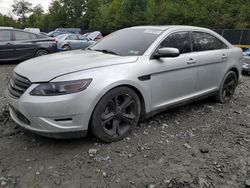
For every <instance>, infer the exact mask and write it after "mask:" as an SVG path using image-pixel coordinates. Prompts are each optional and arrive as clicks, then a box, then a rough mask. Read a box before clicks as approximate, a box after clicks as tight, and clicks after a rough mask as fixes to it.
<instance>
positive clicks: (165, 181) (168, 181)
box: [163, 179, 171, 185]
mask: <svg viewBox="0 0 250 188" xmlns="http://www.w3.org/2000/svg"><path fill="white" fill-rule="evenodd" d="M163 182H164V183H165V184H167V185H168V184H169V183H170V182H171V180H167V179H166V180H164V181H163Z"/></svg>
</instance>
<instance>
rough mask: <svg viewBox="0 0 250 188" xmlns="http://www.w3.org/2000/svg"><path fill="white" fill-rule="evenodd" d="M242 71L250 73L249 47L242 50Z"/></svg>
mask: <svg viewBox="0 0 250 188" xmlns="http://www.w3.org/2000/svg"><path fill="white" fill-rule="evenodd" d="M242 72H243V73H245V74H250V48H248V49H246V50H244V52H243V69H242Z"/></svg>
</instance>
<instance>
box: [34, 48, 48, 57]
mask: <svg viewBox="0 0 250 188" xmlns="http://www.w3.org/2000/svg"><path fill="white" fill-rule="evenodd" d="M47 54H49V52H48V51H47V50H44V49H40V50H37V52H36V53H35V57H40V56H44V55H47Z"/></svg>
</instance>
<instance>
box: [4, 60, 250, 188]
mask: <svg viewBox="0 0 250 188" xmlns="http://www.w3.org/2000/svg"><path fill="white" fill-rule="evenodd" d="M14 66H15V65H14V64H11V65H0V109H1V111H0V187H18V188H19V187H20V188H33V187H34V188H51V187H65V188H78V187H79V188H80V187H82V188H88V187H94V188H95V187H98V188H104V187H115V188H116V187H117V188H119V187H124V188H126V187H128V188H129V187H142V188H143V187H145V188H153V187H155V188H158V187H171V188H179V187H180V188H189V187H191V188H197V187H201V188H202V187H204V188H208V187H211V188H215V187H216V188H217V187H219V188H231V187H235V188H244V187H247V184H248V183H249V184H250V182H248V181H249V180H250V76H244V77H243V79H242V82H241V84H240V85H239V87H238V89H237V91H236V95H235V97H234V99H233V100H232V102H231V103H229V104H225V105H221V104H217V103H214V102H213V101H212V100H210V99H206V100H203V101H199V102H196V103H192V104H190V105H186V106H183V107H181V108H177V109H174V110H171V111H166V112H164V113H161V114H159V115H156V116H155V117H153V118H151V119H147V120H144V121H143V122H141V123H140V124H139V126H138V127H137V128H136V130H135V131H134V132H133V134H132V135H130V136H129V137H127V138H126V139H125V140H123V141H120V142H117V143H112V144H104V143H102V142H99V141H98V140H96V139H95V138H93V137H91V136H89V137H87V138H83V139H76V140H55V139H49V138H44V137H41V136H37V135H35V134H32V133H29V132H27V131H24V130H23V129H21V128H20V127H19V126H18V125H16V124H15V123H14V122H13V121H12V120H11V119H10V118H9V115H8V111H7V110H6V109H7V108H6V101H5V97H4V95H5V87H6V83H7V80H8V79H7V78H8V76H9V75H10V73H11V71H12V69H13V67H14Z"/></svg>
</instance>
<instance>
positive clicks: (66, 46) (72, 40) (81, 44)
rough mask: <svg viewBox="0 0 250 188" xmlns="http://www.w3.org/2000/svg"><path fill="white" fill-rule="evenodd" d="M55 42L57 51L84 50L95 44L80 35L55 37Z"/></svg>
mask: <svg viewBox="0 0 250 188" xmlns="http://www.w3.org/2000/svg"><path fill="white" fill-rule="evenodd" d="M56 41H57V49H58V50H59V51H68V50H76V49H85V48H87V47H89V46H90V45H92V44H94V43H95V41H91V40H89V39H87V38H85V37H84V36H82V35H80V34H62V35H59V36H57V37H56Z"/></svg>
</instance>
